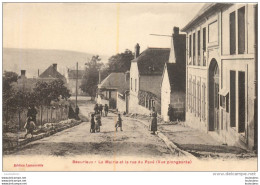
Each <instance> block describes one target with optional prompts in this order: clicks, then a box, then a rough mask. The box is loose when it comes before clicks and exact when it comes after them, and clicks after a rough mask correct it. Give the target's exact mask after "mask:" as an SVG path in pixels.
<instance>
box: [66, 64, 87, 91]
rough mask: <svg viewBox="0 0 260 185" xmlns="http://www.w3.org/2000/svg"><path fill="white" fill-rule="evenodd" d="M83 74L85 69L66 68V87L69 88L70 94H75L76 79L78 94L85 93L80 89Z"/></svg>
mask: <svg viewBox="0 0 260 185" xmlns="http://www.w3.org/2000/svg"><path fill="white" fill-rule="evenodd" d="M84 74H85V70H78V76H77V70H73V69H68V72H67V75H66V79H67V87H68V89H69V90H70V93H71V95H76V83H77V82H76V81H77V80H78V85H77V92H78V95H79V96H83V95H85V93H84V92H83V91H82V90H81V88H80V85H81V82H82V79H83V76H84Z"/></svg>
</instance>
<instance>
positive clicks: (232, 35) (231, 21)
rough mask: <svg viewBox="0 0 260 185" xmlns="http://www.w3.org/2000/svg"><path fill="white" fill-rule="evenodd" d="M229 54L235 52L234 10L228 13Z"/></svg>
mask: <svg viewBox="0 0 260 185" xmlns="http://www.w3.org/2000/svg"><path fill="white" fill-rule="evenodd" d="M229 38H230V55H234V54H236V12H232V13H231V14H229Z"/></svg>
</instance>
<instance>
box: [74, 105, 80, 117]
mask: <svg viewBox="0 0 260 185" xmlns="http://www.w3.org/2000/svg"><path fill="white" fill-rule="evenodd" d="M75 117H76V120H79V107H78V106H76V108H75Z"/></svg>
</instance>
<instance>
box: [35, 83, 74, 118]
mask: <svg viewBox="0 0 260 185" xmlns="http://www.w3.org/2000/svg"><path fill="white" fill-rule="evenodd" d="M31 96H32V97H33V96H34V97H35V100H36V101H35V104H37V105H38V106H40V108H41V109H40V110H41V123H42V111H43V106H47V107H49V106H51V104H52V102H59V101H60V100H61V99H65V100H67V99H68V98H69V97H70V96H71V95H70V93H69V90H68V89H67V87H66V86H65V84H64V82H63V80H61V79H57V80H53V81H51V82H44V81H39V82H37V83H36V85H35V88H34V93H33V94H32V95H31Z"/></svg>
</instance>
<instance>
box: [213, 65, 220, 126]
mask: <svg viewBox="0 0 260 185" xmlns="http://www.w3.org/2000/svg"><path fill="white" fill-rule="evenodd" d="M214 130H219V69H218V65H216V67H215V71H214Z"/></svg>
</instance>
